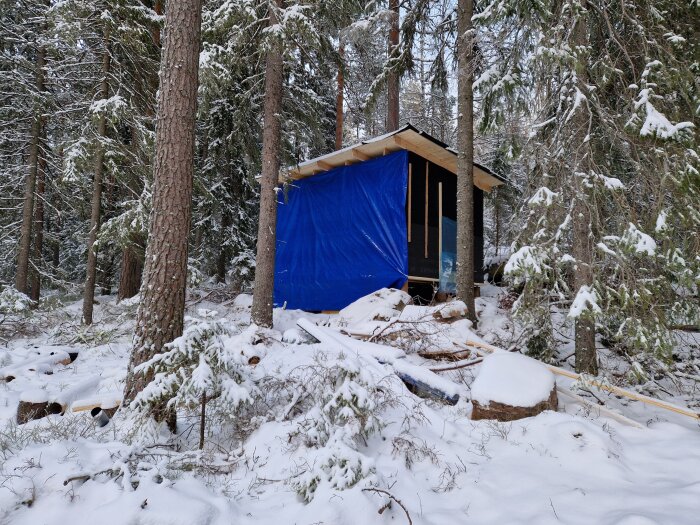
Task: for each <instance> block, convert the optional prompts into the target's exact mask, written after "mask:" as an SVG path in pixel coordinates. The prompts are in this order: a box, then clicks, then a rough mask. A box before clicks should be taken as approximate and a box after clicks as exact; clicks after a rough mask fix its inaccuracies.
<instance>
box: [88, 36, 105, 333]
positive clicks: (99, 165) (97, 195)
mask: <svg viewBox="0 0 700 525" xmlns="http://www.w3.org/2000/svg"><path fill="white" fill-rule="evenodd" d="M109 52H110V50H109V32H108V30H107V29H105V34H104V52H103V54H102V83H101V85H100V98H101V99H102V100H105V99H107V98H108V97H109V69H110V54H109ZM106 134H107V118H106V116H105V114H104V113H103V114H101V115H100V119H99V122H98V125H97V136H98V144H97V148H96V151H95V177H94V179H93V181H92V204H91V207H90V233H89V235H88V243H87V255H88V258H87V271H86V275H85V290H84V291H83V323H85V324H86V325H90V324H92V313H93V308H94V303H95V279H96V276H97V250H96V249H95V248H94V245H95V241H96V240H97V234H98V233H99V231H100V208H101V206H100V203H101V200H102V173H103V170H104V154H105V152H104V146H103V145H102V144H101V142H100V141H101V140H102V139H103V138H104V137H105V136H106Z"/></svg>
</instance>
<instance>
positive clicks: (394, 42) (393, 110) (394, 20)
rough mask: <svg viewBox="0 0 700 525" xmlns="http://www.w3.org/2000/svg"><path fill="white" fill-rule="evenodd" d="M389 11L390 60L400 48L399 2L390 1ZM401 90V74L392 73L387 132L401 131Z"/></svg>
mask: <svg viewBox="0 0 700 525" xmlns="http://www.w3.org/2000/svg"><path fill="white" fill-rule="evenodd" d="M389 10H390V11H391V12H392V17H391V27H390V29H389V58H392V57H394V56H395V54H396V53H397V52H398V47H399V0H389ZM399 88H400V78H399V74H398V73H397V72H395V71H392V72H391V73H389V75H387V92H386V96H387V114H386V131H387V132H389V131H394V130H397V129H399Z"/></svg>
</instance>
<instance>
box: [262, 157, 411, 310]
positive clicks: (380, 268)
mask: <svg viewBox="0 0 700 525" xmlns="http://www.w3.org/2000/svg"><path fill="white" fill-rule="evenodd" d="M407 172H408V152H406V151H397V152H395V153H391V154H389V155H385V156H383V157H379V158H376V159H371V160H368V161H365V162H361V163H358V164H354V165H351V166H345V167H342V168H336V169H334V170H331V171H328V172H326V173H323V174H319V175H315V176H313V177H309V178H306V179H302V180H299V181H295V182H294V183H293V185H292V186H291V187H290V188H289V189H288V191H287V192H286V194H285V192H280V193H279V201H278V205H277V251H276V258H275V305H276V306H282V305H283V304H284V303H286V304H287V308H299V309H302V310H339V309H341V308H343V307H345V306H347V305H348V304H350V303H351V302H353V301H354V300H356V299H358V298H360V297H362V296H363V295H367V294H369V293H371V292H374V291H376V290H378V289H380V288H383V287H393V288H401V287H402V286H403V285H404V283H405V282H406V280H407V276H408V242H407V238H406V208H405V207H406V186H407V179H408V175H407Z"/></svg>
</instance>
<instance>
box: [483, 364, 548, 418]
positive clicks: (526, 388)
mask: <svg viewBox="0 0 700 525" xmlns="http://www.w3.org/2000/svg"><path fill="white" fill-rule="evenodd" d="M557 403H558V400H557V390H556V384H555V382H554V376H553V375H552V373H551V372H550V371H549V370H547V368H546V367H545V366H544V365H543V364H542V363H540V362H539V361H536V360H535V359H532V358H529V357H526V356H524V355H521V354H514V353H510V352H498V353H495V354H492V355H490V356H488V357H486V358H485V359H484V362H483V364H482V365H481V370H480V372H479V375H478V376H477V378H476V380H474V383H473V384H472V406H473V410H472V419H475V420H476V419H496V420H498V421H513V420H516V419H522V418H526V417H533V416H536V415H537V414H539V413H540V412H543V411H545V410H556V409H557Z"/></svg>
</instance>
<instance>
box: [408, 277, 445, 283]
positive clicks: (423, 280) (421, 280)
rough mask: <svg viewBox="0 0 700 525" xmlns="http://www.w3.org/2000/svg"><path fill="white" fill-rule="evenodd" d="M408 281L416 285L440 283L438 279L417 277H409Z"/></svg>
mask: <svg viewBox="0 0 700 525" xmlns="http://www.w3.org/2000/svg"><path fill="white" fill-rule="evenodd" d="M408 280H409V281H414V282H417V283H436V282H439V281H440V279H435V278H434V277H419V276H417V275H409V276H408Z"/></svg>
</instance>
